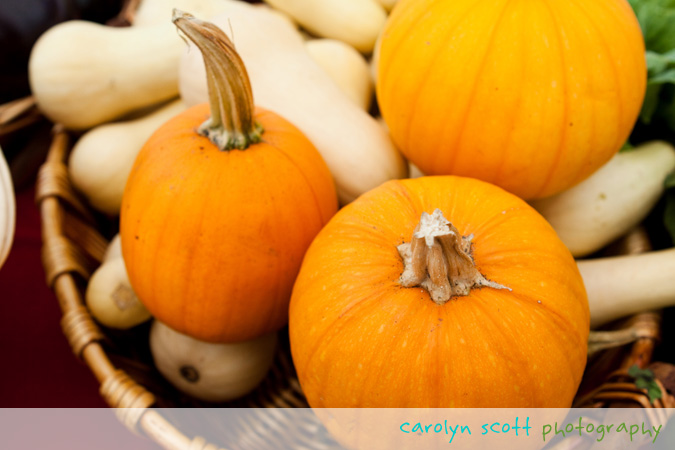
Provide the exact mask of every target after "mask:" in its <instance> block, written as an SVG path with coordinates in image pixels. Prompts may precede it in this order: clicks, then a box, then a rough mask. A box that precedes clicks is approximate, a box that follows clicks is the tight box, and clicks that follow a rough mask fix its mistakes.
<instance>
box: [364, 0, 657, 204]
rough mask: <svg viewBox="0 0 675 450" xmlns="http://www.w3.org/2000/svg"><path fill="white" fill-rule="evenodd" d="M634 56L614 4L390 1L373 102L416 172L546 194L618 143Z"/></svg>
mask: <svg viewBox="0 0 675 450" xmlns="http://www.w3.org/2000/svg"><path fill="white" fill-rule="evenodd" d="M646 77H647V70H646V63H645V48H644V42H643V39H642V34H641V32H640V28H639V24H638V22H637V19H636V17H635V15H634V13H633V11H632V9H631V7H630V6H629V4H628V3H627V2H626V1H625V0H570V1H534V2H515V1H511V0H497V1H492V2H482V1H478V0H401V1H400V2H399V4H398V5H397V6H396V8H395V9H394V11H393V13H392V14H391V16H390V18H389V20H388V22H387V25H386V27H385V30H384V31H383V34H382V38H381V46H380V47H379V65H378V78H377V96H378V101H379V104H380V109H381V111H382V115H383V117H384V119H385V121H386V123H387V125H388V126H389V129H390V131H391V135H392V137H393V139H394V141H395V143H396V144H397V145H398V147H399V148H400V149H401V150H402V151H403V153H404V154H405V156H406V157H408V159H410V160H411V161H412V162H413V163H414V164H416V165H417V166H418V167H419V168H420V169H421V170H422V172H424V173H426V174H427V175H462V176H470V177H473V178H478V179H481V180H484V181H489V182H491V183H493V184H496V185H498V186H501V187H503V188H504V189H506V190H508V191H510V192H513V193H515V194H517V195H519V196H520V197H522V198H526V199H529V198H538V197H547V196H549V195H553V194H556V193H558V192H560V191H562V190H564V189H567V188H569V187H571V186H572V185H574V184H577V183H578V182H580V181H582V180H583V179H585V178H586V177H588V176H590V175H591V174H592V173H593V172H594V171H595V170H597V169H598V168H600V166H602V165H603V164H604V163H605V162H607V161H608V160H609V159H610V158H611V157H612V155H613V154H614V153H616V152H617V151H618V150H619V148H621V146H622V145H623V144H624V142H625V141H626V139H627V138H628V135H629V134H630V132H631V129H632V127H633V124H634V123H635V120H636V119H637V117H638V113H639V111H640V108H641V106H642V101H643V98H644V94H645V86H646Z"/></svg>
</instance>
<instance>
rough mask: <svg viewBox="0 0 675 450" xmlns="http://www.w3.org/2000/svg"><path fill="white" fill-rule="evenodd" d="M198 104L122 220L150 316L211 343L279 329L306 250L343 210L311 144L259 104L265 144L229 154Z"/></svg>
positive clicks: (153, 146) (157, 151)
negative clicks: (205, 126)
mask: <svg viewBox="0 0 675 450" xmlns="http://www.w3.org/2000/svg"><path fill="white" fill-rule="evenodd" d="M209 111H210V110H209V106H208V105H207V104H203V105H197V106H195V107H193V108H190V109H189V110H187V111H185V112H184V113H182V114H180V115H178V116H177V117H175V118H174V119H172V120H170V121H168V122H167V123H166V124H164V125H163V126H162V127H160V128H159V129H158V130H157V131H156V132H155V134H154V135H153V136H152V137H151V138H150V139H149V140H148V142H147V143H146V144H145V146H144V147H143V149H142V150H141V151H140V153H139V155H138V157H137V159H136V161H135V163H134V167H133V169H132V171H131V174H130V176H129V179H128V182H127V185H126V188H125V192H124V196H123V200H122V210H121V217H120V235H121V239H122V253H123V256H124V260H125V262H126V264H127V271H128V273H129V279H130V281H131V284H132V286H133V288H134V291H135V292H136V294H137V295H138V297H139V299H141V301H142V303H143V304H144V305H145V306H146V308H147V309H148V310H149V311H150V312H151V314H152V315H153V316H154V317H156V318H157V319H159V320H160V321H162V322H164V323H165V324H167V325H169V326H170V327H171V328H173V329H175V330H176V331H178V332H180V333H183V334H187V335H189V336H192V337H194V338H196V339H199V340H203V341H208V342H238V341H244V340H249V339H253V338H255V337H258V336H261V335H264V334H268V333H271V332H273V331H276V330H278V329H280V328H281V327H283V326H284V325H285V324H286V323H287V320H288V302H289V299H290V294H291V290H292V286H293V281H294V280H295V276H296V274H297V272H298V270H299V268H300V263H301V261H302V258H303V255H304V253H305V251H306V249H307V248H308V247H309V244H310V243H311V241H312V239H313V238H314V236H315V235H316V234H317V233H318V231H319V230H320V229H321V228H322V227H323V225H324V224H325V223H326V222H327V221H328V220H329V219H330V217H331V216H332V215H333V214H334V213H335V211H336V210H337V196H336V193H335V187H334V185H333V180H332V178H331V176H330V173H329V171H328V168H327V167H326V164H325V163H324V161H323V159H322V158H321V156H320V155H319V153H318V152H317V150H316V149H315V148H314V146H313V145H312V144H311V143H310V142H309V140H308V139H307V138H306V137H305V136H304V135H303V134H302V133H301V132H300V131H299V130H298V129H297V128H295V127H294V126H293V125H292V124H290V123H289V122H287V121H286V120H285V119H283V118H281V117H279V116H278V115H276V114H274V113H271V112H268V111H265V110H262V109H259V108H256V110H255V113H254V119H255V121H256V122H258V123H259V124H260V125H262V127H263V129H264V134H263V136H262V142H260V143H257V144H253V145H251V146H250V147H249V148H247V149H246V150H230V151H220V150H218V148H217V147H216V146H215V145H213V144H212V143H211V141H210V140H209V139H208V138H206V137H203V136H201V135H199V134H198V133H197V132H196V130H197V128H198V127H199V125H200V124H201V123H202V122H204V121H205V120H206V119H207V118H208V117H209Z"/></svg>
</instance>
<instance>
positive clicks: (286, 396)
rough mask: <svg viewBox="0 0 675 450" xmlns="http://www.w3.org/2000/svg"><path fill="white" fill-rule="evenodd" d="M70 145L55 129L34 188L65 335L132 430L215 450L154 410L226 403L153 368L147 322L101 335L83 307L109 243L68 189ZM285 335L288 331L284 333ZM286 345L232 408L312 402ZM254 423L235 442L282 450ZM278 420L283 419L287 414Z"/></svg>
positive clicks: (314, 426) (310, 425)
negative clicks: (195, 394)
mask: <svg viewBox="0 0 675 450" xmlns="http://www.w3.org/2000/svg"><path fill="white" fill-rule="evenodd" d="M68 150H69V136H68V134H67V133H66V132H65V131H63V130H62V129H61V128H60V127H59V126H56V127H55V129H54V136H53V141H52V145H51V148H50V150H49V154H48V156H47V161H46V162H45V163H44V164H43V165H42V167H41V169H40V172H39V174H38V181H37V191H36V196H37V199H36V200H37V202H38V204H39V207H40V213H41V216H42V236H43V253H42V260H43V265H44V268H45V273H46V277H47V284H48V285H49V286H50V287H51V288H52V289H53V290H54V292H55V294H56V297H57V299H58V301H59V305H60V307H61V310H62V311H63V319H62V321H61V326H62V328H63V332H64V334H65V336H66V338H67V339H68V342H69V343H70V345H71V347H72V349H73V352H74V353H75V355H76V356H77V357H78V358H80V359H82V361H84V363H85V364H87V366H89V368H90V369H91V371H92V373H93V374H94V376H95V377H96V379H97V380H98V381H99V383H100V384H101V388H100V393H101V396H102V397H103V398H104V399H105V401H106V402H107V403H108V404H109V405H110V406H111V407H112V408H116V412H117V416H118V418H119V419H120V420H121V421H122V423H123V424H124V425H126V426H127V427H128V428H129V429H131V430H133V431H142V432H143V433H144V434H146V435H147V436H149V437H151V438H152V439H154V440H155V441H157V442H158V443H159V444H160V445H162V446H163V447H165V448H169V449H185V450H188V449H189V450H197V449H215V448H217V447H216V446H213V445H212V444H208V443H207V442H206V441H205V440H204V439H203V438H201V437H190V438H188V437H186V436H185V435H184V434H183V433H182V432H180V431H179V430H178V429H177V428H176V427H175V426H174V425H172V423H171V422H170V421H169V419H168V418H167V417H163V416H162V415H160V414H159V413H158V412H157V411H156V410H153V409H150V408H151V406H158V407H164V408H167V407H199V406H202V407H214V406H222V405H214V404H208V403H205V402H199V401H197V400H194V399H191V398H189V397H187V396H184V395H182V394H180V393H179V392H177V391H176V390H175V389H173V388H171V387H170V386H169V385H168V384H167V383H166V382H164V381H163V380H162V378H161V376H160V375H159V373H158V372H157V371H156V370H155V369H154V368H153V367H152V363H151V358H150V356H149V350H148V349H147V348H143V349H139V348H138V346H139V342H147V333H148V327H147V326H145V327H143V326H141V327H137V328H136V329H134V330H133V331H131V332H130V333H127V332H125V333H120V332H115V331H114V330H106V331H105V332H104V331H103V330H102V329H101V328H100V327H99V326H98V325H97V323H95V322H94V320H93V319H92V317H91V315H90V314H89V311H88V310H87V309H86V307H85V306H84V302H83V292H84V289H85V287H86V282H87V280H88V279H89V276H90V274H91V273H92V272H93V270H95V268H96V267H97V266H98V265H99V264H100V262H101V260H102V258H103V253H104V252H105V249H106V247H107V240H106V239H105V238H104V237H103V236H102V235H101V233H100V232H99V231H98V229H97V227H98V225H97V219H96V217H94V215H93V214H92V213H90V212H89V211H88V210H87V208H86V207H85V206H84V204H83V202H82V201H81V200H80V199H79V197H78V196H77V195H76V193H75V192H74V190H73V188H72V187H71V183H70V181H69V179H68V172H67V168H66V165H65V158H66V156H67V154H68ZM284 335H286V336H287V333H284ZM131 342H133V343H134V345H133V346H132V345H130V343H131ZM288 349H289V347H288V342H287V339H286V341H285V342H282V344H281V345H280V346H279V351H278V354H277V356H276V360H275V363H274V366H273V368H272V370H271V371H270V373H269V374H268V376H267V378H266V379H265V380H264V381H263V383H262V384H261V385H260V386H259V387H258V389H257V390H256V391H254V392H253V393H252V394H250V395H248V396H247V397H245V398H243V399H241V400H239V401H236V402H233V403H229V404H227V406H231V407H242V408H268V407H277V408H294V407H296V408H297V407H301V408H302V407H304V408H306V407H308V404H307V402H306V400H305V398H304V396H303V394H302V391H301V389H300V385H299V383H298V381H297V378H296V375H295V371H294V369H293V365H292V363H291V362H290V357H289V350H288ZM148 388H150V389H152V391H153V392H150V391H149V390H148ZM255 420H256V417H255V416H250V415H247V416H246V417H243V418H242V423H241V424H239V425H240V427H239V428H240V429H241V435H240V436H238V439H237V440H244V441H245V440H249V441H251V440H252V439H253V440H254V442H255V446H254V447H250V446H249V447H248V448H277V446H278V443H279V441H278V436H274V435H273V433H272V432H270V433H269V436H264V435H261V434H255V433H254V434H251V433H250V430H251V425H252V423H251V421H255ZM279 420H283V416H281V417H280V419H279ZM288 420H290V419H288ZM244 421H246V422H244ZM234 425H235V426H236V425H237V424H234ZM266 425H269V424H266ZM288 425H289V424H284V427H285V428H289V426H288ZM298 426H301V427H303V428H304V432H302V433H295V434H296V435H298V439H301V436H303V435H305V436H316V433H318V432H321V430H322V427H321V426H320V423H319V422H318V419H316V420H313V421H308V422H307V423H303V424H297V423H294V424H293V428H297V427H298ZM230 428H232V424H230ZM267 428H269V427H267ZM230 439H231V437H230ZM330 440H331V439H330V438H328V437H324V438H322V439H320V441H321V442H323V443H325V442H326V441H330ZM300 444H302V447H303V448H316V449H325V448H330V446H329V447H326V445H325V444H321V445H320V446H312V441H311V440H303V442H298V445H300ZM336 446H337V445H336ZM243 448H246V446H243Z"/></svg>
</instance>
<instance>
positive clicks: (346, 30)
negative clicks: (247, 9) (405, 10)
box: [265, 0, 387, 53]
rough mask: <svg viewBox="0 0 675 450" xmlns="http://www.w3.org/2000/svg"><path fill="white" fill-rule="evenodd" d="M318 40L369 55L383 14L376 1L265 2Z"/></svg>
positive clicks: (280, 0) (314, 0) (295, 0)
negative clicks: (333, 40) (321, 38)
mask: <svg viewBox="0 0 675 450" xmlns="http://www.w3.org/2000/svg"><path fill="white" fill-rule="evenodd" d="M265 2H266V3H268V4H270V5H272V6H273V7H274V8H276V9H278V10H280V11H283V12H285V13H287V14H288V15H290V16H291V17H293V18H294V19H295V20H296V21H297V22H298V23H299V24H300V25H302V26H303V27H304V28H306V29H307V30H309V31H310V32H312V33H313V34H316V35H318V36H321V37H325V38H332V39H339V40H341V41H343V42H346V43H347V44H349V45H351V46H352V47H354V48H356V49H357V50H358V51H360V52H362V53H371V52H372V51H373V47H374V46H375V41H376V40H377V36H378V35H379V34H380V30H382V28H383V27H384V23H385V22H386V20H387V13H386V12H385V11H384V9H383V8H382V6H380V4H379V3H378V2H377V1H376V0H265Z"/></svg>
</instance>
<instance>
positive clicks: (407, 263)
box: [398, 209, 511, 305]
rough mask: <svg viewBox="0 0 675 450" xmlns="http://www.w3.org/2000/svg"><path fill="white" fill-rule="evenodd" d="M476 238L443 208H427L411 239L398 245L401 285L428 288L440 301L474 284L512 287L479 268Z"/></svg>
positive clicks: (467, 293)
mask: <svg viewBox="0 0 675 450" xmlns="http://www.w3.org/2000/svg"><path fill="white" fill-rule="evenodd" d="M472 238H473V235H471V236H462V235H460V233H459V230H457V228H455V227H454V226H453V225H452V224H451V223H450V222H448V221H447V220H446V218H445V217H443V213H442V212H441V210H440V209H437V210H436V211H434V213H433V214H427V213H426V212H423V213H422V217H421V218H420V223H419V224H418V225H417V227H416V228H415V231H414V232H413V235H412V238H411V241H410V242H407V243H404V244H401V245H399V246H398V252H399V254H400V255H401V257H402V258H403V265H404V270H403V274H401V278H400V283H401V285H402V286H403V287H414V286H421V287H423V288H425V289H426V290H427V291H429V295H430V296H431V299H432V300H433V301H434V302H436V303H437V304H439V305H442V304H444V303H445V302H447V301H448V300H450V299H451V298H452V297H453V296H456V295H469V292H471V289H472V288H480V287H491V288H495V289H509V288H507V287H506V286H502V285H501V284H498V283H495V282H494V281H490V280H488V279H486V278H485V277H484V276H483V275H482V274H481V273H480V272H479V271H478V269H476V265H475V264H474V262H473V258H472V257H471V239H472ZM509 290H511V289H509Z"/></svg>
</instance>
